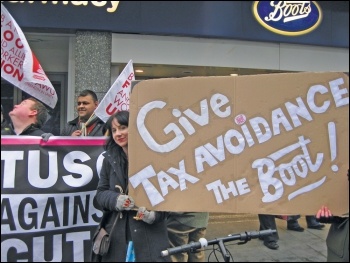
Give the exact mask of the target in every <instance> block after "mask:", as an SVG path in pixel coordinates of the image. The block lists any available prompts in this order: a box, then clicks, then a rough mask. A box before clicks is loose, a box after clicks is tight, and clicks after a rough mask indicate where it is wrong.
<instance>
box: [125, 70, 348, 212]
mask: <svg viewBox="0 0 350 263" xmlns="http://www.w3.org/2000/svg"><path fill="white" fill-rule="evenodd" d="M348 145H349V79H348V76H347V75H346V74H343V73H334V72H333V73H331V72H325V73H309V72H307V73H282V74H268V75H253V76H238V77H189V78H179V79H158V80H145V81H141V82H139V83H138V84H136V85H135V86H134V88H133V90H132V93H131V97H130V123H129V162H130V166H129V193H130V195H131V196H133V197H134V199H135V202H136V204H137V205H138V206H146V207H147V208H148V209H152V210H160V211H209V212H227V213H269V214H304V215H308V214H315V213H316V211H317V210H318V209H319V208H320V207H321V205H327V206H328V207H329V208H330V209H331V210H332V211H333V213H334V214H338V215H339V214H343V213H346V212H348V208H349V201H348V200H349V181H348V177H347V176H346V174H347V171H348V168H349V161H348V160H349V146H348Z"/></svg>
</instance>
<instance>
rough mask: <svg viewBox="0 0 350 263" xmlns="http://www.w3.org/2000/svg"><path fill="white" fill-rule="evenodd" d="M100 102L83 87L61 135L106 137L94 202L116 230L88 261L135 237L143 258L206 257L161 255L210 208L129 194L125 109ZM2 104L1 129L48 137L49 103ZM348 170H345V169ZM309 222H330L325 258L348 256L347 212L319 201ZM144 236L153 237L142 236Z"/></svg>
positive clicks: (292, 222)
mask: <svg viewBox="0 0 350 263" xmlns="http://www.w3.org/2000/svg"><path fill="white" fill-rule="evenodd" d="M97 106H98V100H97V96H96V94H95V92H93V91H91V90H84V91H82V92H81V93H80V94H79V95H78V98H77V108H76V109H77V113H78V117H77V118H75V119H74V120H72V121H69V122H68V123H67V124H66V126H65V127H64V128H63V130H62V132H61V134H60V135H61V136H102V135H104V136H105V137H106V143H105V153H104V157H105V158H104V160H103V164H102V168H101V172H100V179H99V183H98V186H97V191H96V196H95V200H94V202H95V203H97V205H98V207H99V208H100V209H101V210H103V211H104V212H108V213H109V220H107V223H106V225H105V226H104V227H105V228H106V230H107V232H109V231H110V230H111V227H112V226H111V224H110V222H113V221H114V219H115V218H116V217H117V216H119V218H118V221H117V223H116V226H115V227H114V228H113V231H114V232H115V233H114V234H113V233H110V234H111V236H114V237H118V238H112V239H111V246H112V247H118V248H119V249H118V250H115V249H110V250H109V252H108V253H107V254H106V255H104V256H100V255H93V257H92V261H112V262H117V261H125V253H124V252H126V251H127V245H128V244H129V241H132V242H133V248H134V251H135V255H136V261H142V262H204V261H205V253H204V251H203V250H200V251H198V253H178V254H175V255H171V256H166V257H162V256H161V251H163V250H166V249H167V248H170V247H177V246H181V245H185V244H188V243H190V242H195V241H198V240H199V239H200V238H203V237H205V235H206V230H207V226H208V221H209V213H207V212H200V213H199V212H195V213H189V212H186V213H179V212H159V211H149V210H148V209H146V208H145V207H138V205H137V203H135V201H134V199H133V197H132V196H130V195H128V165H129V162H128V126H129V112H128V111H119V112H116V113H115V114H113V115H112V116H111V117H110V118H109V119H108V121H107V122H106V123H104V122H103V121H101V120H100V119H99V118H98V117H97V116H94V110H95V109H96V108H97ZM3 114H4V113H3V107H1V134H2V135H33V136H41V137H42V138H43V139H44V140H48V139H49V138H50V136H52V134H50V133H45V132H44V131H43V130H42V129H41V128H42V126H43V125H44V123H45V120H46V119H47V109H46V107H45V106H44V104H43V103H41V102H40V101H39V100H36V99H34V98H28V99H25V100H23V101H22V102H21V103H20V104H18V105H15V106H14V108H13V110H12V111H10V112H9V116H10V119H11V122H10V123H7V122H6V120H5V118H4V115H3ZM348 176H349V172H348ZM258 218H259V222H260V230H266V229H275V230H277V227H276V222H275V218H276V217H275V215H267V214H259V215H258ZM299 218H300V216H298V215H295V216H289V217H288V218H287V229H288V230H292V231H298V232H302V231H304V229H303V228H302V227H301V226H300V225H299V223H298V219H299ZM306 221H307V227H308V228H311V229H318V230H322V229H323V227H324V224H322V223H331V224H332V225H331V227H330V230H329V233H328V237H327V248H328V257H327V260H328V261H332V262H336V261H344V262H345V261H346V262H348V259H349V220H348V217H337V216H333V215H332V213H331V211H330V210H329V209H328V208H327V207H322V208H320V210H319V211H318V212H317V214H316V215H315V216H313V215H310V216H306ZM278 239H279V236H278V233H277V232H276V233H275V234H273V235H270V236H266V237H264V238H263V241H264V242H263V244H264V245H265V246H266V247H267V248H269V249H273V250H276V249H278V248H279V245H278ZM145 240H148V241H153V242H145Z"/></svg>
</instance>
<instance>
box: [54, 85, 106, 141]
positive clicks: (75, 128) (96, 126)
mask: <svg viewBox="0 0 350 263" xmlns="http://www.w3.org/2000/svg"><path fill="white" fill-rule="evenodd" d="M97 106H98V100H97V96H96V93H95V92H93V91H92V90H83V91H82V92H81V93H80V94H79V95H78V98H77V112H78V117H77V118H75V119H74V120H71V121H69V122H68V123H67V124H66V126H65V127H64V128H63V129H62V131H61V134H60V135H61V136H103V134H102V128H103V126H104V122H103V121H102V120H101V119H99V118H98V117H97V116H95V115H94V111H95V109H96V108H97ZM91 116H92V117H91ZM90 117H91V119H90ZM88 120H89V122H88V123H87V124H86V122H87V121H88Z"/></svg>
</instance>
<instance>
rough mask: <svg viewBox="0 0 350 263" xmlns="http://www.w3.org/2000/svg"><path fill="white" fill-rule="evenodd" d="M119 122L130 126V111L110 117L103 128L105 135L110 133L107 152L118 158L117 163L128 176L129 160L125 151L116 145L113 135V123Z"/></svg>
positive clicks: (106, 145) (106, 146) (120, 112)
mask: <svg viewBox="0 0 350 263" xmlns="http://www.w3.org/2000/svg"><path fill="white" fill-rule="evenodd" d="M113 120H117V121H118V123H119V124H120V125H125V126H127V127H128V126H129V112H128V111H118V112H117V113H114V114H113V115H111V117H109V119H108V120H107V122H106V123H105V125H104V126H103V129H102V131H103V134H106V132H107V131H108V135H107V136H108V138H107V140H106V144H105V150H106V151H109V152H111V154H113V157H114V158H116V159H115V161H116V162H117V164H119V167H121V168H122V170H123V171H125V172H126V174H127V169H128V161H127V160H128V158H127V156H126V154H125V152H124V150H123V148H122V147H120V146H119V145H118V144H116V143H115V141H114V139H113V133H112V121H113Z"/></svg>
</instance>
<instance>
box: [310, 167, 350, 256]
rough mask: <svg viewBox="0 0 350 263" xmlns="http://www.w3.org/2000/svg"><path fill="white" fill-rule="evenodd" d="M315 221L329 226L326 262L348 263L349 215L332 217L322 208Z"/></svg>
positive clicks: (328, 210)
mask: <svg viewBox="0 0 350 263" xmlns="http://www.w3.org/2000/svg"><path fill="white" fill-rule="evenodd" d="M348 180H349V169H348ZM316 220H317V221H319V222H321V223H325V224H331V227H330V228H329V231H328V235H327V239H326V244H327V262H349V213H347V216H346V217H340V216H333V215H332V212H331V210H330V209H328V207H326V206H322V207H321V208H320V209H319V210H318V211H317V214H316Z"/></svg>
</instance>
